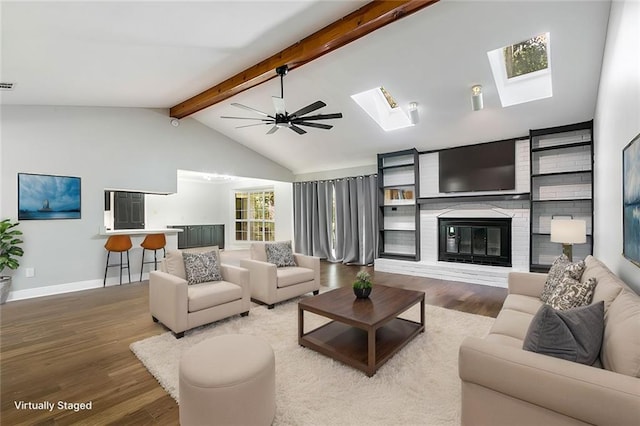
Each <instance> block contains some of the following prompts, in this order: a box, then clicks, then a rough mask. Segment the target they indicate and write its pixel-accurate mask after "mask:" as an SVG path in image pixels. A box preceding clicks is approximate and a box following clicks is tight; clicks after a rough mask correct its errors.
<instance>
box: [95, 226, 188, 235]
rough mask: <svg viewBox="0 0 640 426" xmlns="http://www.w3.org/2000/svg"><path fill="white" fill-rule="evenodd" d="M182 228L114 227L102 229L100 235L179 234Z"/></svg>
mask: <svg viewBox="0 0 640 426" xmlns="http://www.w3.org/2000/svg"><path fill="white" fill-rule="evenodd" d="M178 232H182V229H177V228H153V229H112V230H105V231H100V235H102V236H105V237H108V236H110V235H148V234H177V233H178Z"/></svg>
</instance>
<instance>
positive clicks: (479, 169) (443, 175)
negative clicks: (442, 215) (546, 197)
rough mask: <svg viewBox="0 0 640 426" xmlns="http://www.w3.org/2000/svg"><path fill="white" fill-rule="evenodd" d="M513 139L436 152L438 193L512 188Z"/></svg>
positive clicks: (513, 165)
mask: <svg viewBox="0 0 640 426" xmlns="http://www.w3.org/2000/svg"><path fill="white" fill-rule="evenodd" d="M515 156H516V143H515V140H514V139H511V140H506V141H500V142H490V143H483V144H479V145H470V146H462V147H459V148H451V149H445V150H442V151H440V152H439V153H438V158H439V161H438V163H439V175H438V177H439V188H440V192H474V191H505V190H512V189H515V187H516V161H515Z"/></svg>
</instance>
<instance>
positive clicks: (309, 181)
mask: <svg viewBox="0 0 640 426" xmlns="http://www.w3.org/2000/svg"><path fill="white" fill-rule="evenodd" d="M370 176H374V177H378V174H377V173H372V174H369V175H358V176H348V177H342V178H336V179H321V180H305V181H301V182H293V183H294V184H296V183H320V182H339V181H341V180H347V179H363V178H366V177H370Z"/></svg>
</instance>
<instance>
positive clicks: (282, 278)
mask: <svg viewBox="0 0 640 426" xmlns="http://www.w3.org/2000/svg"><path fill="white" fill-rule="evenodd" d="M264 246H265V243H253V244H251V246H250V248H249V252H250V256H251V258H250V259H242V260H241V261H240V266H241V267H243V268H246V269H248V270H249V276H250V281H251V298H252V299H255V300H257V301H259V302H262V303H264V304H266V305H267V306H268V308H269V309H273V306H274V304H275V303H278V302H282V301H284V300H289V299H291V298H293V297H297V296H301V295H303V294H305V293H309V292H313V294H318V293H319V292H320V258H319V257H314V256H307V255H303V254H299V253H294V254H293V258H294V260H295V262H296V265H297V266H287V267H281V268H278V267H276V265H274V264H273V263H269V262H267V254H266V252H265V248H264Z"/></svg>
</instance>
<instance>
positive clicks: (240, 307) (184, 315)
mask: <svg viewBox="0 0 640 426" xmlns="http://www.w3.org/2000/svg"><path fill="white" fill-rule="evenodd" d="M215 250H217V247H216V248H215ZM192 251H193V250H192ZM197 251H204V250H197ZM218 259H220V255H219V253H218ZM220 271H221V273H222V281H216V282H215V283H209V282H205V283H201V284H193V285H187V280H186V274H185V270H184V261H183V259H182V252H181V251H179V250H170V251H167V256H166V257H165V258H164V259H163V260H162V261H161V262H160V270H158V271H152V272H151V273H150V274H149V309H150V310H151V316H152V317H153V320H154V321H155V322H158V321H160V322H161V323H162V324H164V325H165V326H166V327H168V328H169V329H171V331H173V333H174V335H175V336H176V338H181V337H182V336H184V332H185V331H186V330H190V329H192V328H194V327H198V326H201V325H204V324H208V323H211V322H214V321H218V320H221V319H223V318H227V317H230V316H232V315H237V314H241V315H242V316H246V315H248V314H249V306H250V304H251V287H250V285H249V271H247V270H246V269H243V268H239V267H237V266H232V265H225V264H221V265H220Z"/></svg>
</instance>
